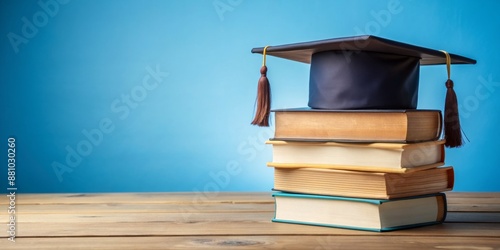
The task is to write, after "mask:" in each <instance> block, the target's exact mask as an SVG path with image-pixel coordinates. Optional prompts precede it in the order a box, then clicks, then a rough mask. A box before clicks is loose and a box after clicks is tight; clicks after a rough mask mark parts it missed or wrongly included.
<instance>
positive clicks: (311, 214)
mask: <svg viewBox="0 0 500 250" xmlns="http://www.w3.org/2000/svg"><path fill="white" fill-rule="evenodd" d="M273 196H274V199H275V201H276V211H275V216H274V219H273V220H272V221H273V222H284V223H293V224H305V225H315V226H326V227H337V228H346V229H356V230H366V231H376V232H385V231H393V230H399V229H405V228H412V227H419V226H425V225H433V224H438V223H442V222H443V221H444V220H445V218H446V212H447V208H446V196H445V194H444V193H438V194H431V195H425V196H413V197H408V198H402V199H391V200H378V199H362V198H348V197H338V196H321V195H307V194H294V193H284V192H277V193H274V194H273Z"/></svg>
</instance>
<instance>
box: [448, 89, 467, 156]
mask: <svg viewBox="0 0 500 250" xmlns="http://www.w3.org/2000/svg"><path fill="white" fill-rule="evenodd" d="M446 89H447V90H446V102H445V105H444V139H445V140H446V142H445V146H446V147H449V148H456V147H460V146H462V144H463V140H462V129H461V128H460V118H459V116H458V104H457V103H458V102H457V94H456V93H455V90H453V81H452V80H451V79H448V80H447V81H446Z"/></svg>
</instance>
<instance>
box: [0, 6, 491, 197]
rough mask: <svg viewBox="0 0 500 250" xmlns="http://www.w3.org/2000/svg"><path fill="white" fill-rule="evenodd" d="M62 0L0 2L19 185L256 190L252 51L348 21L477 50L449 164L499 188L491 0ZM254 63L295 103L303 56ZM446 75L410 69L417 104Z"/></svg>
mask: <svg viewBox="0 0 500 250" xmlns="http://www.w3.org/2000/svg"><path fill="white" fill-rule="evenodd" d="M65 2H67V1H62V0H61V3H59V2H55V1H54V0H41V1H40V3H42V5H40V4H39V3H38V1H12V0H11V1H8V0H2V1H0V12H1V15H0V35H1V39H0V55H1V61H0V63H1V67H0V78H1V86H2V91H1V92H0V95H1V96H0V100H1V107H2V112H1V119H2V120H1V124H2V125H1V131H0V142H1V143H0V145H1V147H0V152H4V153H0V157H1V158H0V162H3V164H4V167H2V169H4V170H2V171H0V180H1V183H2V187H5V188H2V189H1V190H0V192H5V190H6V187H7V184H6V181H7V163H6V162H7V138H9V137H10V136H14V137H15V139H16V150H17V152H16V153H17V155H16V160H17V169H16V177H17V180H16V181H17V182H16V186H17V187H18V192H23V193H29V192H120V191H191V192H204V191H269V190H270V189H271V188H272V186H273V176H272V169H270V168H268V167H266V165H265V163H266V162H267V161H270V160H271V158H272V157H271V147H270V146H265V145H264V144H263V143H264V141H265V140H266V139H267V138H269V137H271V136H272V134H273V131H272V128H259V127H253V126H251V125H249V123H250V121H251V120H252V117H253V111H254V101H255V92H256V85H257V80H258V78H259V68H260V65H261V60H262V58H261V56H260V55H258V54H251V53H250V50H251V49H252V48H253V47H261V46H265V45H280V44H286V43H294V42H305V41H312V40H318V39H328V38H335V37H344V36H353V35H360V34H372V35H377V36H381V37H385V38H389V39H392V40H397V41H401V42H406V43H410V44H415V45H419V46H425V47H429V48H434V49H445V50H447V51H449V52H451V53H456V54H461V55H464V56H467V57H471V58H474V59H476V60H477V61H478V63H477V64H476V65H458V66H453V67H452V79H454V80H455V90H456V92H457V95H458V97H459V104H460V111H461V119H462V120H461V121H462V126H463V129H464V130H465V132H466V134H467V137H468V138H469V140H470V142H468V143H467V144H466V145H465V146H464V147H462V148H459V149H450V150H447V155H446V157H447V158H446V163H447V164H448V165H453V166H454V167H455V172H456V183H455V190H456V191H500V182H499V181H498V176H499V174H500V170H499V169H500V161H499V151H498V145H497V142H498V141H500V135H499V132H498V131H499V129H498V122H499V115H498V111H497V110H498V107H499V105H500V73H499V72H498V69H499V67H500V62H499V60H498V45H497V44H498V41H499V40H500V33H499V32H498V30H499V28H500V18H499V17H498V10H499V9H500V2H499V1H456V0H453V1H451V0H449V1H431V0H426V1H404V0H401V1H392V0H380V1H368V0H367V1H350V0H349V1H347V0H346V1H326V0H324V1H319V0H316V1H311V0H308V1H305V0H303V1H299V0H286V1H285V0H282V1H278V0H276V1H264V0H252V1H249V0H215V1H214V0H196V1H195V0H192V1H184V0H176V1H174V0H169V1H167V0H165V1H154V0H150V1H138V0H137V1H132V0H105V1H97V0H86V1H83V0H73V1H69V2H68V3H65ZM54 3H56V5H55V4H54ZM46 4H48V6H49V7H48V10H44V9H47V8H46V7H43V6H44V5H46ZM390 5H394V6H392V7H391V6H390ZM391 8H392V9H394V8H395V9H396V10H397V11H393V13H391V12H389V10H391ZM384 13H385V15H384ZM387 13H389V15H387ZM26 20H28V22H29V23H31V25H34V27H35V28H36V32H35V31H34V30H33V29H31V30H30V29H29V28H27V27H24V26H27V25H28V24H26ZM28 26H29V25H28ZM23 27H24V28H23ZM16 36H18V37H17V38H19V37H24V38H22V39H25V40H22V39H21V40H19V39H17V40H15V39H14V40H13V41H14V42H13V41H11V40H12V39H13V37H16ZM20 41H22V42H20ZM267 63H268V66H269V73H268V76H269V78H270V81H271V85H272V88H273V108H288V107H302V106H306V104H307V98H308V96H307V95H308V94H307V93H308V87H307V82H308V77H309V72H308V71H309V65H307V64H301V63H296V62H290V61H287V60H283V59H279V58H273V57H268V60H267ZM148 68H149V70H148ZM149 71H158V72H159V73H157V74H160V75H156V77H157V78H158V79H159V80H161V82H158V83H157V82H156V80H155V78H154V77H152V76H154V75H151V73H150V72H149ZM148 77H149V78H148ZM143 79H146V80H147V81H146V85H143ZM445 80H446V70H445V66H428V67H423V68H422V70H421V73H420V98H419V108H430V109H442V107H443V104H444V96H445V87H444V82H445ZM146 87H148V88H147V89H146ZM127 96H128V98H131V99H129V101H127ZM100 123H104V124H100ZM101 127H102V128H101ZM97 130H100V132H96V131H97ZM82 131H83V132H82ZM85 132H88V133H90V134H92V133H93V135H94V137H93V142H92V141H91V139H89V138H88V137H86V136H85ZM105 132H107V133H105ZM99 133H101V134H102V136H99ZM78 147H80V151H81V152H83V153H84V154H85V155H84V156H80V157H81V158H80V159H79V160H78V159H77V158H75V156H74V155H73V156H71V153H69V152H71V150H75V151H77V150H78ZM68 155H70V156H68ZM68 157H69V160H70V163H71V164H72V165H73V166H69V164H68V162H67V158H68ZM71 157H73V158H71ZM57 164H62V165H64V166H65V167H64V168H61V167H59V168H54V165H57ZM57 166H61V165H57ZM55 169H56V170H57V171H63V170H62V169H65V170H68V172H59V175H58V174H57V171H55ZM69 170H71V172H70V171H69Z"/></svg>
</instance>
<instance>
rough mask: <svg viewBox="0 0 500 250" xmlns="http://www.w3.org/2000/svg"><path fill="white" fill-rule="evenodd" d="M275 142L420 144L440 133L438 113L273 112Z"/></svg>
mask: <svg viewBox="0 0 500 250" xmlns="http://www.w3.org/2000/svg"><path fill="white" fill-rule="evenodd" d="M273 112H274V113H275V127H276V131H275V136H274V137H275V139H277V140H319V141H362V142H400V143H405V142H406V143H408V142H420V141H433V140H437V139H438V138H439V136H440V134H441V130H442V122H441V121H442V117H441V111H439V110H416V109H414V110H325V109H311V108H293V109H280V110H273Z"/></svg>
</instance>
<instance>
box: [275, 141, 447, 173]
mask: <svg viewBox="0 0 500 250" xmlns="http://www.w3.org/2000/svg"><path fill="white" fill-rule="evenodd" d="M267 143H268V144H271V145H272V146H273V161H272V162H268V163H267V165H268V166H271V167H276V168H307V167H310V168H330V169H345V170H358V171H370V172H383V173H386V172H389V173H390V172H393V173H404V172H411V171H417V170H423V169H429V168H435V167H438V166H442V165H444V140H439V141H430V142H419V143H411V144H405V143H340V142H297V141H277V140H270V141H267Z"/></svg>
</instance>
